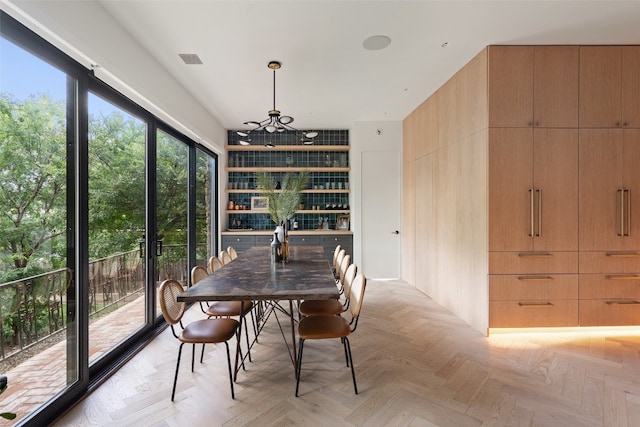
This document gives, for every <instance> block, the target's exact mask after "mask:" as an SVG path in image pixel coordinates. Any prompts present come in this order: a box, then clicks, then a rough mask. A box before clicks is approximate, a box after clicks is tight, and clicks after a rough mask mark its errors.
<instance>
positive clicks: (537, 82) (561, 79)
mask: <svg viewBox="0 0 640 427" xmlns="http://www.w3.org/2000/svg"><path fill="white" fill-rule="evenodd" d="M578 52H579V51H578V47H577V46H536V47H535V48H534V60H533V62H534V68H533V116H534V117H533V121H534V125H535V126H537V127H545V128H547V127H571V128H575V127H578V75H579V56H578ZM576 148H577V147H576Z"/></svg>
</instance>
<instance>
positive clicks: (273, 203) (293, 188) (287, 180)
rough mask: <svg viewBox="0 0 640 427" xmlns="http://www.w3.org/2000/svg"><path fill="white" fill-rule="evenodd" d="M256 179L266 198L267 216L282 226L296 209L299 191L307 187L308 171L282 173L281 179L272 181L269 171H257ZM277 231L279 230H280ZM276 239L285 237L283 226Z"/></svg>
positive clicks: (299, 198)
mask: <svg viewBox="0 0 640 427" xmlns="http://www.w3.org/2000/svg"><path fill="white" fill-rule="evenodd" d="M256 181H257V183H258V187H259V188H261V189H262V190H263V192H264V195H265V196H266V197H267V199H268V204H267V211H268V212H269V216H270V217H271V219H272V220H273V222H275V223H276V226H277V227H284V226H285V224H286V223H287V222H288V221H289V220H290V219H291V218H292V217H293V215H294V214H295V213H296V210H297V209H298V205H299V204H300V200H301V198H302V195H301V191H302V190H304V189H305V188H307V184H308V182H309V173H308V172H299V173H297V174H293V173H286V174H284V175H283V177H282V181H274V179H273V178H272V176H271V174H270V173H268V172H258V173H257V174H256ZM278 231H279V232H280V230H278ZM278 239H280V240H282V241H283V242H284V240H285V239H286V236H285V234H284V228H283V229H282V234H281V235H279V236H278Z"/></svg>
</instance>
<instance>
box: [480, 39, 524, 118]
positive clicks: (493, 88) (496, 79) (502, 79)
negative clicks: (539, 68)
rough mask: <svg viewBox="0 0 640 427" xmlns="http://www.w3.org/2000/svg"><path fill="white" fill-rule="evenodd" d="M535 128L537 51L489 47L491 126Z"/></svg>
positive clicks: (513, 47) (512, 47) (522, 47)
mask: <svg viewBox="0 0 640 427" xmlns="http://www.w3.org/2000/svg"><path fill="white" fill-rule="evenodd" d="M532 124H533V47H531V46H490V47H489V126H490V127H528V126H532Z"/></svg>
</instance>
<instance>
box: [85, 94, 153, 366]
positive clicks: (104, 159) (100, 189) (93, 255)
mask: <svg viewBox="0 0 640 427" xmlns="http://www.w3.org/2000/svg"><path fill="white" fill-rule="evenodd" d="M145 145H146V124H145V123H144V122H143V121H141V120H139V119H138V118H136V117H134V116H132V115H130V114H129V113H127V112H126V111H124V110H122V109H120V108H118V107H116V106H115V105H113V104H111V103H109V102H107V101H105V100H104V99H102V98H100V97H98V96H97V95H95V94H91V93H90V94H89V363H90V364H92V363H94V362H95V361H96V360H98V359H99V358H100V357H101V356H103V355H104V354H105V353H107V352H108V351H109V350H110V349H112V348H113V347H115V346H116V345H118V344H119V343H120V342H122V341H123V340H124V339H126V338H127V337H129V336H130V335H131V334H132V333H134V332H135V331H136V330H138V329H140V328H141V327H143V326H144V325H145V322H146V319H145V296H146V292H145V271H144V269H145V263H144V260H143V259H142V251H141V250H140V240H141V239H142V235H143V230H144V224H145Z"/></svg>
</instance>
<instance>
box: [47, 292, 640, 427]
mask: <svg viewBox="0 0 640 427" xmlns="http://www.w3.org/2000/svg"><path fill="white" fill-rule="evenodd" d="M201 316H202V315H201V313H200V312H199V309H198V308H197V307H195V306H194V307H193V308H192V310H191V312H190V318H191V319H193V318H196V317H201ZM351 343H352V349H353V357H354V359H355V368H356V377H357V380H358V388H359V391H360V394H358V395H355V394H354V392H353V384H352V382H351V376H350V371H349V369H348V368H347V367H346V366H345V363H344V353H343V352H342V347H341V346H340V344H339V342H338V341H335V342H322V343H316V342H313V343H312V342H309V343H307V345H306V346H305V358H304V362H303V372H302V377H301V378H302V379H301V385H300V397H298V398H296V397H294V388H295V381H294V375H293V368H292V366H291V362H290V360H289V359H288V354H287V351H286V349H285V347H284V344H283V341H282V336H281V335H280V331H279V330H278V328H277V325H276V323H275V322H273V319H271V323H270V324H268V325H267V327H266V328H265V330H264V331H263V334H261V335H260V343H259V344H257V345H256V346H255V347H254V352H253V357H254V361H253V363H249V364H248V366H247V370H246V371H244V372H241V373H240V374H239V376H238V382H237V384H236V399H235V400H232V399H231V397H230V394H229V384H228V378H227V374H226V360H225V355H224V347H223V346H208V352H206V353H205V361H204V364H199V363H197V362H196V369H195V372H194V373H191V372H190V370H189V369H190V364H189V358H190V355H191V351H190V349H187V348H185V352H184V354H183V364H182V365H181V368H180V377H179V378H178V390H177V395H176V401H175V402H171V401H170V397H169V396H170V393H171V384H172V380H173V372H174V368H175V360H176V356H177V348H178V343H177V341H176V340H175V339H174V338H173V337H172V336H171V333H170V331H169V330H167V331H165V332H164V333H163V334H162V335H161V336H160V337H158V338H157V339H156V340H154V341H153V342H152V343H151V344H149V345H148V346H147V347H146V348H145V349H144V350H143V351H142V352H141V353H139V354H138V355H136V356H135V357H134V358H133V359H132V360H131V361H130V362H129V363H128V364H127V365H126V366H125V367H124V368H123V369H121V370H120V371H118V372H117V373H116V374H115V375H113V376H112V377H111V378H110V379H109V380H107V381H106V382H105V383H104V384H103V385H102V386H100V388H99V389H98V390H96V391H95V392H94V393H92V394H91V395H90V396H89V397H88V398H87V399H85V400H84V401H82V402H80V403H79V404H78V405H77V406H76V407H75V408H74V409H73V410H71V411H70V412H69V413H68V414H66V416H64V417H63V418H61V419H60V420H59V423H58V424H57V425H60V426H62V425H64V426H73V425H76V426H87V425H118V426H130V425H131V426H133V425H135V426H142V425H143V426H186V425H189V426H215V425H225V426H235V425H261V426H283V425H304V426H332V427H336V426H343V425H344V426H352V425H356V426H360V425H367V426H400V425H410V426H432V425H437V426H473V425H492V426H504V425H512V426H601V425H604V426H638V425H640V357H639V350H640V335H627V336H624V335H617V336H612V335H603V334H600V335H595V334H590V335H585V334H573V333H563V334H554V335H551V334H546V335H542V334H535V335H533V334H532V335H528V336H524V337H523V336H522V335H519V336H513V335H494V336H491V337H488V338H487V337H485V336H483V335H481V334H480V333H478V332H476V331H474V330H472V329H471V328H469V327H468V326H467V325H465V324H464V323H463V322H461V321H460V320H458V319H457V318H456V317H455V316H453V315H452V314H450V313H449V312H447V311H446V310H444V309H443V308H442V307H440V306H438V305H437V304H435V303H433V302H432V301H431V300H430V299H429V298H428V297H426V296H424V295H423V294H421V293H420V292H419V291H417V290H415V289H414V288H413V287H411V286H409V285H407V284H406V283H403V282H394V281H391V282H381V281H369V283H368V287H367V291H366V295H365V299H364V307H363V313H362V317H361V322H360V325H359V326H358V330H357V331H356V332H355V334H354V335H353V336H352V339H351Z"/></svg>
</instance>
